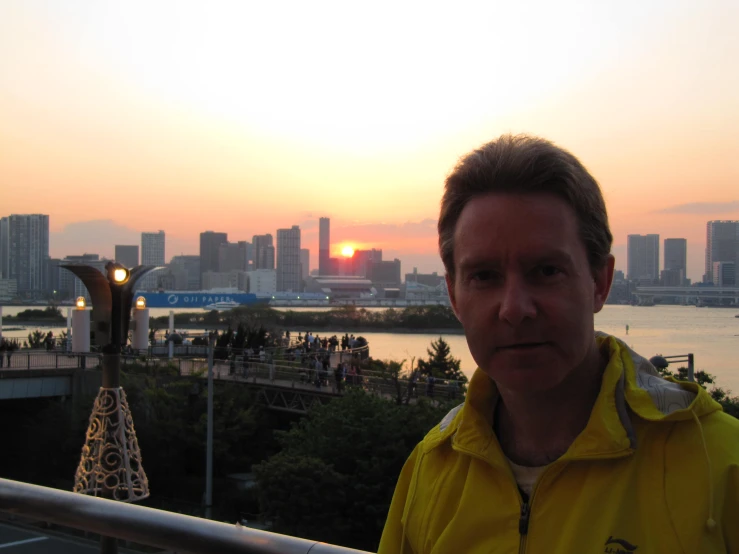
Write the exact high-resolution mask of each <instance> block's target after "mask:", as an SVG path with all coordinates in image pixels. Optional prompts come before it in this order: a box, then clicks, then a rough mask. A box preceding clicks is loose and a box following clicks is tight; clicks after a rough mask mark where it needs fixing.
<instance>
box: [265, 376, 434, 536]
mask: <svg viewBox="0 0 739 554" xmlns="http://www.w3.org/2000/svg"><path fill="white" fill-rule="evenodd" d="M445 413H446V407H444V408H440V407H437V406H435V405H433V404H432V403H431V402H428V401H426V399H423V398H422V399H419V401H418V402H417V403H415V404H411V405H408V406H398V405H397V404H394V403H392V402H388V401H387V400H385V399H383V398H380V397H377V396H373V395H371V394H369V393H366V392H364V391H363V390H362V389H358V388H357V389H350V390H349V391H348V392H347V394H345V395H344V396H343V397H341V398H337V399H335V400H332V401H331V402H330V403H328V404H325V405H322V406H318V407H314V408H313V409H312V410H311V411H310V413H309V414H308V415H307V416H306V417H305V418H303V419H301V420H300V421H299V422H298V423H297V424H296V425H294V427H293V428H292V429H291V430H290V431H289V432H287V433H280V434H279V436H278V440H279V442H280V443H281V444H282V447H283V449H282V451H281V452H280V453H279V454H277V455H275V456H273V457H272V458H270V459H269V460H267V461H265V462H262V463H261V464H258V465H256V466H254V471H255V473H256V475H257V481H258V487H259V501H260V507H261V510H262V514H263V516H264V517H265V518H266V519H267V520H269V521H271V522H272V524H273V530H274V531H276V532H280V533H290V534H297V535H300V536H303V537H306V538H311V539H315V540H321V541H326V542H332V543H336V544H342V545H346V546H351V547H354V548H360V549H366V550H372V551H374V550H375V549H376V548H377V544H378V542H379V538H380V534H381V532H382V527H383V525H384V523H385V518H386V516H387V509H388V506H389V504H390V500H391V498H392V494H393V490H394V487H395V481H396V479H397V476H398V474H399V473H400V470H401V468H402V466H403V463H404V462H405V460H406V458H407V457H408V455H409V454H410V453H411V451H412V450H413V448H414V446H415V445H416V444H417V443H418V442H419V441H420V440H421V439H422V438H423V436H424V435H425V433H426V432H427V431H428V430H429V429H430V428H431V427H433V426H434V425H435V424H436V423H438V422H439V420H440V419H441V418H442V417H443V416H444V414H445ZM293 501H294V502H293ZM334 515H335V516H334Z"/></svg>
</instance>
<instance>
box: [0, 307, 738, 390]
mask: <svg viewBox="0 0 739 554" xmlns="http://www.w3.org/2000/svg"><path fill="white" fill-rule="evenodd" d="M27 308H28V307H27V306H5V307H3V315H4V316H9V315H16V314H17V313H18V312H20V311H22V310H24V309H27ZM314 309H315V310H318V309H320V308H314ZM308 310H311V309H310V308H309V309H308ZM63 311H64V310H63ZM176 311H188V310H186V309H184V310H176ZM189 311H192V310H189ZM150 313H151V316H152V317H158V316H162V315H167V314H168V313H169V310H168V309H165V308H160V309H152V310H151V312H150ZM737 314H739V308H733V309H732V308H697V307H695V306H616V305H607V306H605V307H604V309H603V310H602V311H601V312H600V313H599V314H596V316H595V327H596V329H598V330H600V331H604V332H606V333H609V334H612V335H615V336H617V337H618V338H620V339H622V340H623V341H625V342H626V343H627V344H628V345H629V346H630V347H632V348H633V349H634V350H636V351H637V352H638V353H639V354H641V355H642V356H644V357H646V358H650V357H652V356H654V355H656V354H661V355H663V356H674V355H681V354H688V353H692V354H693V355H694V356H695V368H696V371H698V370H705V371H708V372H709V373H711V374H713V375H715V376H716V377H717V379H716V383H717V385H718V386H721V387H723V388H726V389H731V390H733V391H734V392H735V394H739V318H736V317H734V316H735V315H737ZM627 325H628V326H629V332H628V334H627V333H626V326H627ZM4 327H5V328H6V330H4V331H3V335H4V336H5V337H9V338H25V337H26V336H27V335H28V333H29V332H30V331H32V330H33V329H32V328H30V327H29V328H27V329H19V330H9V329H8V327H10V325H9V324H8V323H7V322H5V324H4ZM45 330H46V329H45ZM52 330H53V331H54V333H55V334H59V332H61V331H62V330H63V328H52ZM314 332H316V333H318V334H319V335H321V336H322V335H323V334H324V333H322V332H321V330H320V329H316V330H314ZM326 334H334V333H333V332H331V333H328V332H327V333H326ZM336 334H338V333H336ZM355 334H356V335H361V336H363V337H365V338H366V339H367V340H368V341H369V344H370V353H371V355H372V357H374V358H377V359H383V360H397V361H400V360H406V367H407V366H409V365H410V361H411V359H412V358H415V359H416V360H418V359H419V358H422V357H426V356H427V354H426V349H427V348H428V347H429V346H430V344H431V341H433V340H434V339H436V338H438V336H439V335H438V333H387V332H361V333H356V332H355ZM443 337H444V340H446V341H447V342H448V343H449V345H450V347H451V353H452V355H453V356H454V357H456V358H459V359H460V360H461V365H462V369H463V371H464V373H465V374H466V375H468V376H470V375H472V373H473V371H474V370H475V367H476V364H475V362H474V360H473V359H472V356H471V355H470V353H469V349H468V348H467V342H466V340H465V338H464V335H462V334H453V333H449V334H444V335H443ZM681 365H685V366H687V363H676V364H675V369H676V368H677V367H679V366H681Z"/></svg>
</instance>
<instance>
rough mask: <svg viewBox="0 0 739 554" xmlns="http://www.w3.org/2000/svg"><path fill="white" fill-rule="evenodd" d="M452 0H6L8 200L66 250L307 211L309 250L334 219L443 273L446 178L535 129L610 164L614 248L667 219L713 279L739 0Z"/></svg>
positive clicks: (249, 225)
mask: <svg viewBox="0 0 739 554" xmlns="http://www.w3.org/2000/svg"><path fill="white" fill-rule="evenodd" d="M262 4H268V5H262ZM445 4H448V5H446V6H443V7H433V5H430V4H429V3H428V2H423V3H421V2H373V3H365V4H359V3H351V2H311V3H304V2H286V3H279V4H278V3H265V2H262V3H248V2H238V3H224V2H208V3H204V2H202V3H199V2H186V1H179V2H155V3H152V2H125V3H120V2H107V1H79V2H73V3H70V2H63V1H61V0H59V1H57V2H41V1H36V0H27V1H20V0H18V1H13V0H11V1H9V2H4V3H2V4H0V51H2V52H3V53H4V55H3V56H2V57H0V186H2V192H1V193H0V215H7V214H10V213H48V214H50V216H51V228H52V237H51V251H52V255H54V256H63V255H65V254H71V253H82V252H85V251H86V252H97V253H100V254H102V255H108V256H110V255H112V252H113V244H115V243H124V242H125V243H131V242H133V243H135V242H138V234H139V233H140V232H141V231H156V230H159V229H163V230H165V232H166V233H167V255H168V257H169V256H171V255H174V254H179V253H197V248H198V246H197V245H198V235H199V233H200V231H204V230H216V231H225V232H228V234H229V238H230V239H231V240H250V239H251V236H252V235H254V234H261V233H265V232H272V233H273V234H274V233H275V230H276V229H277V228H279V227H289V226H291V225H293V224H299V225H300V226H301V228H302V229H303V239H304V240H303V242H304V246H307V247H308V248H310V249H311V251H312V264H314V265H315V263H316V259H317V258H316V253H317V218H318V217H319V216H329V217H331V219H332V239H333V242H335V243H341V242H353V243H357V244H359V245H360V246H367V247H371V246H376V247H378V248H382V249H383V250H384V252H385V257H386V258H392V257H395V256H397V257H400V258H401V259H402V260H403V262H404V264H403V272H406V271H411V270H412V268H413V266H417V267H418V268H419V270H421V271H432V270H434V269H436V270H441V264H440V262H439V261H438V257H437V256H436V254H435V240H436V237H435V223H434V222H435V219H436V216H437V210H438V202H439V198H440V195H441V188H442V183H443V180H444V177H445V175H446V174H447V172H448V171H449V170H450V168H451V167H452V166H453V165H454V163H455V161H456V160H457V158H458V157H459V156H460V155H462V154H464V153H465V152H467V151H469V150H470V149H472V148H474V147H476V146H479V145H480V144H482V143H483V142H485V141H487V140H490V139H491V138H493V137H495V136H497V135H498V134H500V133H502V132H509V131H512V132H530V133H533V134H538V135H541V136H545V137H547V138H550V139H552V140H554V141H555V142H557V143H559V144H561V145H562V146H564V147H566V148H568V149H570V150H571V151H572V152H573V153H575V154H576V155H577V156H578V157H579V158H580V159H581V160H582V161H583V162H584V163H585V165H586V166H587V167H588V168H589V169H590V170H591V172H592V173H593V174H594V175H595V176H596V178H597V179H598V180H599V182H600V183H601V185H602V187H603V189H604V192H605V195H606V199H607V202H608V205H609V211H610V217H611V223H612V227H613V232H614V236H615V238H616V241H615V246H614V253H615V254H616V256H617V259H618V261H617V267H621V268H624V265H625V263H624V258H625V246H624V244H625V242H626V235H627V234H628V233H659V234H660V235H661V236H662V237H663V238H667V237H685V238H687V239H688V241H689V246H688V257H689V268H688V273H689V276H690V277H692V278H693V279H700V277H701V275H702V272H703V259H704V248H705V222H706V221H707V220H709V219H739V186H738V183H739V157H738V156H737V154H736V153H737V152H738V151H739V101H738V100H737V94H736V92H737V90H738V89H739V70H738V69H737V67H739V66H738V65H737V62H736V60H737V59H739V34H737V33H736V32H735V23H736V21H739V4H737V3H736V2H735V1H730V0H726V1H707V2H702V3H700V4H699V3H696V2H675V1H672V2H666V1H664V2H656V1H655V2H648V3H644V2H623V1H620V2H598V3H595V2H567V1H565V2H561V1H560V2H556V3H551V2H540V3H534V2H515V3H514V2H511V3H509V4H514V5H511V6H501V5H499V4H500V3H493V2H454V3H451V2H449V3H445ZM645 4H646V5H645Z"/></svg>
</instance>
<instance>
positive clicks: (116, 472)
mask: <svg viewBox="0 0 739 554" xmlns="http://www.w3.org/2000/svg"><path fill="white" fill-rule="evenodd" d="M73 490H74V492H77V493H81V494H89V495H91V496H103V497H106V498H112V499H113V500H120V501H123V502H135V501H137V500H143V499H144V498H146V497H147V496H149V481H148V479H147V478H146V473H144V468H143V466H142V465H141V451H140V450H139V443H138V441H137V440H136V431H135V429H134V427H133V419H132V417H131V410H130V409H129V408H128V401H127V400H126V393H125V392H124V391H123V389H122V388H120V387H118V388H110V389H108V388H102V387H101V388H100V391H99V392H98V395H97V398H96V399H95V405H94V406H93V408H92V414H90V426H89V427H88V429H87V438H86V439H85V445H84V446H83V447H82V457H81V458H80V465H79V466H78V467H77V473H76V474H75V476H74V489H73Z"/></svg>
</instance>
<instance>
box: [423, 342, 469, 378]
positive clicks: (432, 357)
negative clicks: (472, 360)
mask: <svg viewBox="0 0 739 554" xmlns="http://www.w3.org/2000/svg"><path fill="white" fill-rule="evenodd" d="M426 353H427V354H428V356H429V357H428V359H427V360H418V369H419V370H420V371H421V373H422V374H424V375H433V376H434V377H436V378H440V379H449V380H452V381H460V382H461V383H466V382H467V377H466V376H465V374H464V373H462V370H461V369H460V363H461V362H460V360H459V359H458V358H454V357H453V356H452V353H451V349H450V348H449V343H447V342H446V341H445V340H444V337H439V338H438V339H437V340H435V341H432V342H431V346H430V347H429V348H427V349H426Z"/></svg>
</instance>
